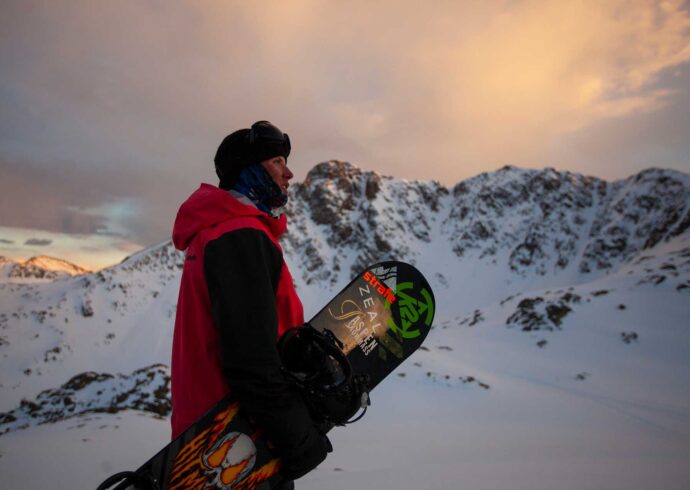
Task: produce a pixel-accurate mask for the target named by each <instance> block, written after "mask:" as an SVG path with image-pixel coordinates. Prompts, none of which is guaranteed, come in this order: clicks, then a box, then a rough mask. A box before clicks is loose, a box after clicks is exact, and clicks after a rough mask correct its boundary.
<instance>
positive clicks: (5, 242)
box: [0, 238, 14, 245]
mask: <svg viewBox="0 0 690 490" xmlns="http://www.w3.org/2000/svg"><path fill="white" fill-rule="evenodd" d="M0 243H3V244H6V245H14V240H7V239H5V238H0Z"/></svg>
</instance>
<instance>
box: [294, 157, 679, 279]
mask: <svg viewBox="0 0 690 490" xmlns="http://www.w3.org/2000/svg"><path fill="white" fill-rule="evenodd" d="M293 192H294V194H293V196H292V197H293V199H291V200H290V204H289V215H290V218H291V227H290V230H289V233H288V234H287V236H286V239H285V242H286V245H285V249H286V253H287V254H288V255H289V256H292V258H293V260H295V262H297V264H298V267H297V268H298V269H299V270H300V271H301V273H302V278H303V279H304V281H305V282H306V283H307V284H310V283H312V282H314V281H331V282H335V281H336V279H337V278H338V277H339V273H340V272H341V271H343V270H344V272H345V274H344V275H346V276H347V275H351V273H353V272H354V271H358V270H360V269H361V268H362V266H363V265H365V264H367V263H371V262H373V261H376V260H383V259H386V258H390V257H395V258H397V259H402V260H410V261H413V262H414V260H415V259H416V258H417V257H419V255H420V254H421V253H424V250H425V249H432V248H433V249H438V248H443V249H448V250H452V252H453V253H454V255H455V256H456V257H457V259H458V260H463V259H470V258H471V259H479V260H488V261H491V260H502V259H494V258H498V257H507V263H506V266H507V267H508V268H509V270H510V271H511V273H513V274H517V275H525V274H527V273H530V272H533V273H536V274H538V275H545V274H553V273H558V272H559V271H561V270H564V269H566V268H569V267H573V268H576V270H578V271H579V272H580V273H585V274H586V273H589V272H594V271H606V270H610V269H612V268H615V267H617V266H620V265H622V264H624V263H625V262H626V261H627V260H629V259H630V258H631V257H633V256H635V255H636V254H638V253H639V252H640V251H642V250H645V249H647V248H650V247H652V246H654V245H656V244H658V243H660V242H662V241H664V240H668V239H670V238H673V237H675V236H678V235H681V234H683V233H685V232H687V230H688V228H689V227H690V176H688V175H686V174H682V173H679V172H675V171H669V170H660V169H649V170H646V171H644V172H641V173H639V174H637V175H634V176H632V177H629V178H628V179H625V180H621V181H617V182H613V183H609V182H606V181H604V180H601V179H597V178H595V177H586V176H583V175H579V174H574V173H571V172H564V171H556V170H554V169H548V168H547V169H544V170H524V169H518V168H514V167H504V168H502V169H501V170H498V171H496V172H492V173H483V174H480V175H478V176H477V177H474V178H471V179H468V180H466V181H463V182H461V183H459V184H457V185H456V186H455V187H453V189H451V190H449V189H446V188H445V187H443V186H442V185H440V184H439V183H438V182H419V181H413V182H408V181H404V180H399V179H393V178H391V177H385V176H381V175H379V174H377V173H375V172H364V171H362V170H360V169H358V168H357V167H354V166H353V165H351V164H349V163H346V162H339V161H330V162H326V163H321V164H319V165H317V166H316V167H314V169H312V171H311V172H309V174H308V175H307V178H306V179H305V181H304V183H302V184H295V185H294V186H293ZM432 242H433V243H432Z"/></svg>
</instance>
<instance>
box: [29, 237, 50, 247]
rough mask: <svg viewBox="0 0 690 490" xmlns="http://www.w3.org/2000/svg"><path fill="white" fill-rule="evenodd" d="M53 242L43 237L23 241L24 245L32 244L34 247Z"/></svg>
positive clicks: (44, 245) (45, 245)
mask: <svg viewBox="0 0 690 490" xmlns="http://www.w3.org/2000/svg"><path fill="white" fill-rule="evenodd" d="M51 243H53V240H47V239H43V238H29V239H28V240H26V241H25V242H24V245H32V246H36V247H47V246H48V245H50V244H51Z"/></svg>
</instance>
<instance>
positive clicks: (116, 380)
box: [0, 364, 171, 434]
mask: <svg viewBox="0 0 690 490" xmlns="http://www.w3.org/2000/svg"><path fill="white" fill-rule="evenodd" d="M126 409H135V410H142V411H146V412H152V413H154V414H156V415H159V416H167V415H169V414H170V410H171V406H170V375H169V373H168V368H167V366H163V365H160V364H156V365H153V366H149V367H146V368H142V369H138V370H136V371H134V372H133V373H132V374H131V375H129V376H126V375H122V374H118V375H112V374H108V373H100V374H99V373H94V372H85V373H81V374H78V375H76V376H74V377H72V378H71V379H70V380H69V381H67V382H66V383H65V384H63V385H62V386H60V387H59V388H57V389H49V390H45V391H42V392H41V393H40V394H39V395H38V397H37V398H36V400H35V401H29V400H22V402H21V403H20V405H19V407H18V408H16V409H14V410H12V411H11V412H6V413H0V427H2V429H0V434H2V433H5V432H9V431H12V430H16V429H22V428H26V427H29V426H32V425H37V424H45V423H49V422H57V421H59V420H64V419H67V418H71V417H76V416H78V415H83V414H86V413H99V412H107V413H117V412H119V411H121V410H126Z"/></svg>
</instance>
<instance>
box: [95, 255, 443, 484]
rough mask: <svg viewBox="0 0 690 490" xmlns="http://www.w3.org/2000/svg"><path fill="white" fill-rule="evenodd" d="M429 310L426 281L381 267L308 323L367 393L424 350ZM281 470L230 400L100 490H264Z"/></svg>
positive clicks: (412, 271)
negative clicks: (326, 340) (335, 347)
mask: <svg viewBox="0 0 690 490" xmlns="http://www.w3.org/2000/svg"><path fill="white" fill-rule="evenodd" d="M434 310H435V303H434V295H433V293H432V291H431V288H430V286H429V283H428V282H427V280H426V279H425V278H424V276H423V275H422V274H421V273H420V272H419V271H418V270H417V269H416V268H414V267H413V266H411V265H409V264H407V263H404V262H398V261H387V262H380V263H377V264H374V265H371V266H369V267H367V268H366V269H365V270H364V271H363V272H362V273H360V274H358V275H357V276H356V277H355V278H354V279H353V280H352V281H351V282H350V283H349V284H348V285H347V286H346V287H345V288H344V289H343V290H342V291H340V293H338V294H337V295H336V296H335V297H334V298H333V299H332V300H331V301H330V302H329V303H328V304H327V305H326V306H324V308H323V309H322V310H321V311H319V312H318V313H317V314H316V315H315V316H314V318H312V319H311V320H309V322H308V323H309V324H310V325H311V326H312V327H313V328H314V329H316V330H317V331H319V332H328V335H329V336H330V337H333V338H334V339H336V342H337V345H338V348H340V349H341V350H342V352H343V353H344V354H345V355H346V356H347V360H348V361H349V364H350V367H351V371H352V373H351V374H352V376H355V377H357V376H360V377H362V376H364V377H365V379H366V383H367V392H371V390H373V389H374V388H375V387H376V385H378V384H379V383H380V382H381V381H382V380H383V379H384V378H385V377H386V376H388V375H389V374H391V372H393V370H395V368H396V367H397V366H398V365H400V364H401V363H402V362H403V361H404V360H405V359H406V358H408V357H409V356H410V355H411V354H412V353H413V352H414V351H415V350H417V348H418V347H419V346H420V345H421V344H422V342H423V341H424V339H425V337H426V336H427V334H428V333H429V330H430V328H431V324H432V321H433V318H434ZM280 465H281V462H280V458H279V457H278V456H277V455H276V452H275V450H274V449H273V446H272V444H271V442H270V441H269V440H267V439H266V438H265V437H264V436H263V435H262V431H261V429H260V428H259V427H257V426H256V425H255V424H254V423H253V421H252V420H251V418H250V417H248V416H246V415H245V414H244V413H243V412H242V410H241V407H240V406H239V404H238V403H237V401H235V400H234V399H233V397H232V395H230V396H228V397H227V398H225V399H224V400H222V401H221V402H219V403H218V404H216V406H214V407H213V408H211V409H210V410H209V411H208V412H207V413H206V414H205V415H204V416H203V417H201V418H200V419H199V420H198V421H197V422H196V423H194V424H193V425H192V426H190V427H189V428H188V429H187V430H186V431H185V432H184V433H182V434H181V435H180V436H179V437H178V438H177V439H175V440H174V441H172V442H171V443H170V444H168V445H167V446H166V447H164V448H163V449H162V450H161V451H160V452H159V453H158V454H156V455H155V456H153V457H152V458H151V459H150V460H149V461H147V462H146V463H145V464H143V465H142V466H141V467H140V468H139V469H138V470H136V472H129V474H128V478H127V479H126V480H122V479H120V480H117V475H114V476H113V477H111V478H110V479H108V480H106V481H105V482H103V483H102V484H101V486H100V487H99V489H105V488H111V486H112V485H114V484H115V483H117V482H118V481H119V484H118V485H117V486H116V487H115V488H116V489H118V490H124V489H132V488H138V489H146V488H154V489H160V490H181V489H223V490H230V489H232V490H270V489H271V488H275V487H276V486H278V485H279V484H281V482H282V481H283V478H282V477H281V475H280ZM111 479H115V481H112V480H111ZM109 480H111V481H109Z"/></svg>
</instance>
